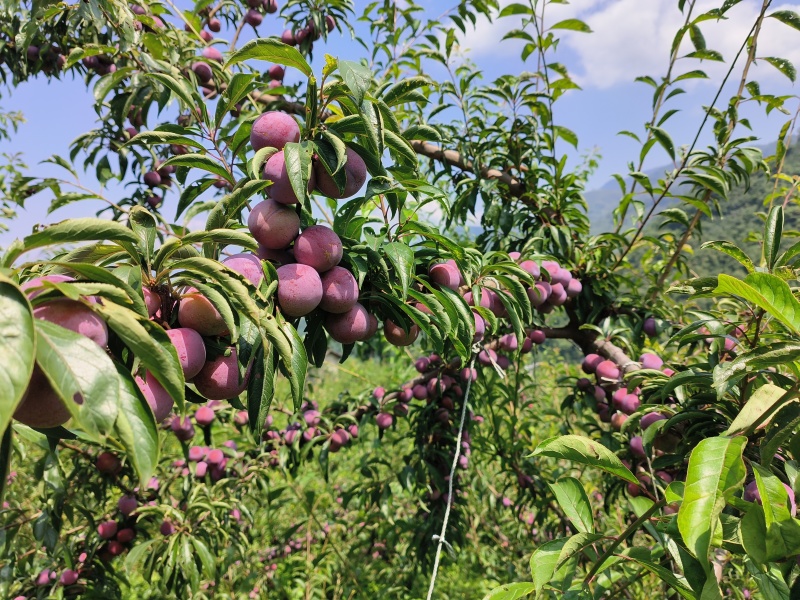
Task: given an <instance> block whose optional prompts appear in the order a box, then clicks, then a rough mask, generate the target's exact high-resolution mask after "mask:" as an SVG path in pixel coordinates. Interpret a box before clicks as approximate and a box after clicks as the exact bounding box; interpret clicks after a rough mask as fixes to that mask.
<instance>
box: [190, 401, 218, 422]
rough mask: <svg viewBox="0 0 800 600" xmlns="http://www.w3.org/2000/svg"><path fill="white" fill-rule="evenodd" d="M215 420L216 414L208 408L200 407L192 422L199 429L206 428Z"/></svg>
mask: <svg viewBox="0 0 800 600" xmlns="http://www.w3.org/2000/svg"><path fill="white" fill-rule="evenodd" d="M215 418H216V414H215V413H214V409H213V408H211V407H210V406H201V407H199V408H198V409H197V411H196V412H195V413H194V420H195V421H196V422H197V424H198V425H200V427H208V426H209V425H211V423H213V422H214V419H215Z"/></svg>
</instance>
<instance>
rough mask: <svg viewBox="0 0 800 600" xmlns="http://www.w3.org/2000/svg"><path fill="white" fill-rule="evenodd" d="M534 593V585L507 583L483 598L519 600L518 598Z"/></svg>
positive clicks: (485, 599) (489, 599) (488, 599)
mask: <svg viewBox="0 0 800 600" xmlns="http://www.w3.org/2000/svg"><path fill="white" fill-rule="evenodd" d="M534 591H535V588H534V586H533V584H532V583H527V582H520V583H507V584H505V585H501V586H500V587H498V588H494V589H493V590H492V591H491V592H489V593H488V594H486V595H485V596H484V597H483V600H517V598H524V597H525V596H530V595H531V594H532V593H533V592H534Z"/></svg>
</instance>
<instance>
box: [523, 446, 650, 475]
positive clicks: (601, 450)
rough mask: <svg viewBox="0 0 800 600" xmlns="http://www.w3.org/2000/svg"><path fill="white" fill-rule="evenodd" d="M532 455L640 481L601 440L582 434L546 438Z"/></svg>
mask: <svg viewBox="0 0 800 600" xmlns="http://www.w3.org/2000/svg"><path fill="white" fill-rule="evenodd" d="M531 456H550V457H552V458H559V459H562V460H569V461H571V462H576V463H580V464H583V465H589V466H592V467H598V468H599V469H602V470H603V471H606V472H607V473H610V474H612V475H615V476H617V477H619V478H621V479H624V480H625V481H628V482H630V483H636V484H638V483H639V480H638V479H636V477H634V475H633V473H631V472H630V471H629V470H628V468H627V467H626V466H625V465H623V464H622V461H621V460H620V459H619V458H617V455H616V454H614V453H613V452H611V450H609V449H608V448H606V447H605V446H603V444H601V443H600V442H597V441H595V440H591V439H589V438H586V437H583V436H580V435H562V436H558V437H552V438H550V439H547V440H544V441H543V442H541V443H540V444H539V445H538V446H537V447H536V450H534V451H533V453H532V454H531Z"/></svg>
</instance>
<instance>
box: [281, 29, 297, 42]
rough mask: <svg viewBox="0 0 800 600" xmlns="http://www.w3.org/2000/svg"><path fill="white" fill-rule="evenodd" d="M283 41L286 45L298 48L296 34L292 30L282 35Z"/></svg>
mask: <svg viewBox="0 0 800 600" xmlns="http://www.w3.org/2000/svg"><path fill="white" fill-rule="evenodd" d="M281 41H282V42H283V43H284V44H288V45H289V46H296V45H297V40H295V39H294V33H293V32H292V30H291V29H286V30H285V31H284V32H283V33H282V34H281Z"/></svg>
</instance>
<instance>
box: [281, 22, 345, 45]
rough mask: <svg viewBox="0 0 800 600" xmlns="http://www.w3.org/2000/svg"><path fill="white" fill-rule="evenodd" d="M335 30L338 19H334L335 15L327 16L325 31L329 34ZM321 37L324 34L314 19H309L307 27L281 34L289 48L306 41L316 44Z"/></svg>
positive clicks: (282, 39) (288, 30)
mask: <svg viewBox="0 0 800 600" xmlns="http://www.w3.org/2000/svg"><path fill="white" fill-rule="evenodd" d="M335 28H336V19H335V18H334V17H333V15H325V29H327V30H328V33H330V32H331V31H333V30H334V29H335ZM320 37H322V34H321V33H320V31H319V30H318V29H317V26H316V24H315V23H314V21H313V20H312V19H309V20H308V22H307V23H306V26H305V27H301V28H300V29H298V30H296V31H292V30H291V29H287V30H285V31H284V32H283V33H282V34H281V41H282V42H283V43H284V44H288V45H289V46H297V45H298V44H302V43H303V42H304V41H306V40H311V41H312V42H316V41H317V40H318V39H319V38H320Z"/></svg>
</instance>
